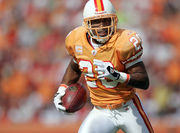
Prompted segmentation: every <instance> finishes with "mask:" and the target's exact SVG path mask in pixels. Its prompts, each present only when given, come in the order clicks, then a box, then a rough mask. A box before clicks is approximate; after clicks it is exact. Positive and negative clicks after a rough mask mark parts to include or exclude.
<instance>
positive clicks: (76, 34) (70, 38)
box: [66, 26, 87, 42]
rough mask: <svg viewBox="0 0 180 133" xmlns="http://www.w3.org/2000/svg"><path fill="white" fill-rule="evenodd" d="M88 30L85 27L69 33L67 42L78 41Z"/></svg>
mask: <svg viewBox="0 0 180 133" xmlns="http://www.w3.org/2000/svg"><path fill="white" fill-rule="evenodd" d="M86 32H87V29H86V28H85V27H84V26H79V27H77V28H75V29H73V30H72V31H70V32H69V33H68V35H67V36H66V42H68V41H76V40H78V39H79V37H82V35H84V34H86Z"/></svg>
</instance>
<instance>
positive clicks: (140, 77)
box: [127, 62, 149, 90]
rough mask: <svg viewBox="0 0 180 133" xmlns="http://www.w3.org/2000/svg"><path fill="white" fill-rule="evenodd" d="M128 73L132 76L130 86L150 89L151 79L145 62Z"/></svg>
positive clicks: (136, 65)
mask: <svg viewBox="0 0 180 133" xmlns="http://www.w3.org/2000/svg"><path fill="white" fill-rule="evenodd" d="M127 73H129V74H130V77H131V78H130V80H129V82H128V85H129V86H132V87H136V88H139V89H143V90H146V89H148V87H149V78H148V74H147V72H146V68H145V66H144V63H143V62H139V63H137V64H135V65H133V66H132V67H130V68H128V70H127Z"/></svg>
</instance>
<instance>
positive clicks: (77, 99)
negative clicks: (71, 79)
mask: <svg viewBox="0 0 180 133" xmlns="http://www.w3.org/2000/svg"><path fill="white" fill-rule="evenodd" d="M86 100H87V93H86V89H85V87H84V86H83V85H81V84H80V83H76V84H71V85H70V86H69V87H68V88H67V89H66V93H65V95H64V96H63V97H62V105H63V106H64V107H65V108H66V112H68V113H74V112H76V111H78V110H80V109H81V108H82V107H83V106H84V105H85V103H86Z"/></svg>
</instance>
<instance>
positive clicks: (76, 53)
mask: <svg viewBox="0 0 180 133" xmlns="http://www.w3.org/2000/svg"><path fill="white" fill-rule="evenodd" d="M83 17H84V20H83V26H81V27H78V28H76V29H74V30H73V31H71V32H70V33H69V34H68V36H67V37H66V41H65V42H66V49H67V51H68V53H69V55H71V56H72V57H73V59H72V60H71V62H70V64H69V66H68V67H67V70H66V72H65V75H64V77H63V80H62V83H61V85H60V87H59V89H58V91H57V94H56V96H55V97H54V104H55V106H56V108H57V109H58V110H62V111H65V110H66V108H65V107H64V106H63V105H62V101H61V97H62V96H63V95H64V94H65V90H66V89H67V87H68V86H69V85H70V84H72V83H76V82H77V81H78V79H79V78H80V76H81V74H82V73H83V74H84V76H85V79H86V82H87V86H88V89H89V92H90V98H91V102H92V104H93V105H94V108H93V109H92V111H91V112H90V113H89V114H88V116H87V118H86V119H85V120H84V122H83V123H82V125H81V127H80V129H79V133H115V132H117V131H118V130H119V129H121V130H122V131H124V132H125V133H153V129H152V126H151V123H150V122H149V120H148V118H147V115H146V113H145V112H144V110H143V107H142V105H141V102H140V99H139V98H138V96H137V94H136V93H135V89H134V88H139V89H143V90H146V89H147V88H148V86H149V78H148V75H147V72H146V69H145V66H144V64H143V61H142V59H141V56H142V54H143V48H142V41H141V38H140V37H139V36H138V34H137V33H136V32H134V31H131V30H126V29H117V16H116V11H115V8H114V7H113V5H112V3H111V2H110V1H109V0H89V1H88V2H87V3H86V5H85V7H84V12H83Z"/></svg>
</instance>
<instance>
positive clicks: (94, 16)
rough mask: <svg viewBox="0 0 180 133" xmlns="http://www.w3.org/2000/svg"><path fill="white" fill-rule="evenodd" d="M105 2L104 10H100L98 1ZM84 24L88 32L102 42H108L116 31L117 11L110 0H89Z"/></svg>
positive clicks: (85, 10) (84, 14) (85, 9)
mask: <svg viewBox="0 0 180 133" xmlns="http://www.w3.org/2000/svg"><path fill="white" fill-rule="evenodd" d="M98 2H101V3H103V5H101V6H103V8H102V7H101V8H102V9H103V10H101V11H98V10H97V8H98V9H99V7H97V5H96V3H98ZM83 16H84V21H83V24H84V26H85V27H86V29H87V30H88V34H89V35H90V36H91V37H92V38H93V39H95V40H97V41H98V42H100V43H105V42H107V41H108V40H109V39H110V37H111V36H112V35H113V34H114V33H115V32H116V28H117V16H116V11H115V9H114V7H113V5H112V4H111V2H110V1H109V0H89V1H88V2H87V4H86V6H85V8H84V13H83Z"/></svg>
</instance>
